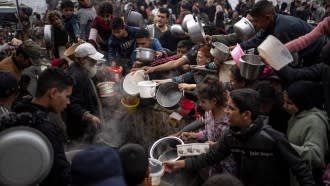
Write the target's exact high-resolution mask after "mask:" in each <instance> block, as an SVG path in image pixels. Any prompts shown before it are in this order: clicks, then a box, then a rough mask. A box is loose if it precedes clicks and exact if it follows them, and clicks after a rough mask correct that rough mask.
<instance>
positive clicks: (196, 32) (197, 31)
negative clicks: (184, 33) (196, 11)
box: [187, 17, 205, 44]
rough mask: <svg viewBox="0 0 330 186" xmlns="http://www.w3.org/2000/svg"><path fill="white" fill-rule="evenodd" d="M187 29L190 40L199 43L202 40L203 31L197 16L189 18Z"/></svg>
mask: <svg viewBox="0 0 330 186" xmlns="http://www.w3.org/2000/svg"><path fill="white" fill-rule="evenodd" d="M187 29H188V33H189V36H190V38H191V41H192V42H193V43H196V44H198V43H200V42H202V41H204V37H205V32H204V29H203V26H202V24H201V23H200V22H199V21H198V19H197V18H195V17H194V19H191V20H189V21H188V22H187Z"/></svg>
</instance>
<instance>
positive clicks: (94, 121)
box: [90, 116, 101, 129]
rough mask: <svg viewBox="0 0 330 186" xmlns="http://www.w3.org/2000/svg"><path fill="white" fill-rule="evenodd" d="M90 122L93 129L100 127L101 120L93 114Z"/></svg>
mask: <svg viewBox="0 0 330 186" xmlns="http://www.w3.org/2000/svg"><path fill="white" fill-rule="evenodd" d="M90 122H91V123H92V125H93V127H94V128H95V129H99V128H101V120H100V119H99V118H98V117H96V116H93V117H92V118H91V120H90Z"/></svg>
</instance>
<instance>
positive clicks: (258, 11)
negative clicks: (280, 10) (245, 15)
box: [250, 0, 275, 17]
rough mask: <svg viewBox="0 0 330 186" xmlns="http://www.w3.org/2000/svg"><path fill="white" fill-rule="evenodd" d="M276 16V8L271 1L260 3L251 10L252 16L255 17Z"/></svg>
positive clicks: (263, 0) (262, 0) (264, 0)
mask: <svg viewBox="0 0 330 186" xmlns="http://www.w3.org/2000/svg"><path fill="white" fill-rule="evenodd" d="M270 12H271V13H273V14H275V8H274V5H273V3H272V2H271V1H267V0H261V1H258V2H257V3H256V4H255V5H254V6H253V7H252V9H251V11H250V14H251V16H253V17H262V16H264V15H265V14H267V13H270Z"/></svg>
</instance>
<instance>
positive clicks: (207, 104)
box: [199, 99, 217, 110]
mask: <svg viewBox="0 0 330 186" xmlns="http://www.w3.org/2000/svg"><path fill="white" fill-rule="evenodd" d="M199 101H200V103H199V104H200V106H201V107H202V109H203V110H213V109H214V108H215V106H216V103H217V101H216V100H215V99H199Z"/></svg>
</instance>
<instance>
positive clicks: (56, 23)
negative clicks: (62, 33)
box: [50, 16, 64, 30]
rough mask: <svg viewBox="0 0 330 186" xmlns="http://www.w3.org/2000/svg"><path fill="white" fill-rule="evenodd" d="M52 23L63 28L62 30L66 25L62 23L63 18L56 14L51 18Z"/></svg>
mask: <svg viewBox="0 0 330 186" xmlns="http://www.w3.org/2000/svg"><path fill="white" fill-rule="evenodd" d="M50 24H51V25H53V26H54V27H57V28H59V29H61V30H62V29H64V26H63V24H62V20H61V18H59V17H58V16H54V17H53V18H52V19H51V20H50Z"/></svg>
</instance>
